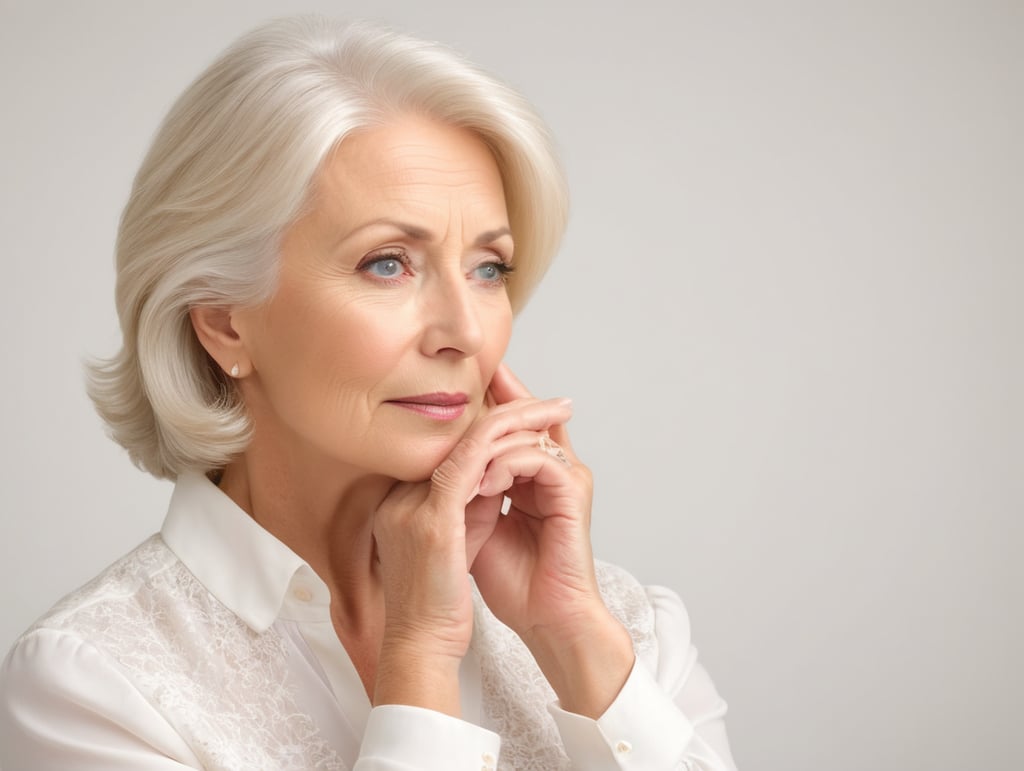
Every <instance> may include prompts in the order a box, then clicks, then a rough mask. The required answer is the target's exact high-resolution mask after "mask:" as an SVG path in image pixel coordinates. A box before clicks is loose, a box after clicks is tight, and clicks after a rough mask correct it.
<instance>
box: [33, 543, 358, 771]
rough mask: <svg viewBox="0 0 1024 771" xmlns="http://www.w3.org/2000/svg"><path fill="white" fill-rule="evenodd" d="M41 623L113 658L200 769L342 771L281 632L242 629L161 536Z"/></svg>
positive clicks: (243, 624) (135, 551) (130, 554)
mask: <svg viewBox="0 0 1024 771" xmlns="http://www.w3.org/2000/svg"><path fill="white" fill-rule="evenodd" d="M91 597H103V598H104V600H103V601H92V600H91V599H90V598H91ZM111 597H115V598H117V599H114V600H111V599H110V598H111ZM40 624H42V625H45V626H47V627H49V628H53V629H67V630H70V631H73V632H74V633H76V634H78V635H80V636H81V637H83V638H84V639H86V640H88V641H89V642H90V643H92V644H93V645H95V646H96V647H97V648H99V649H100V650H101V651H102V652H104V653H105V654H107V655H108V656H109V657H110V658H111V659H112V660H113V661H116V662H117V663H118V664H119V665H120V667H121V668H122V669H123V670H124V672H125V674H126V675H127V676H128V677H129V678H130V679H131V680H132V681H133V682H134V683H135V684H136V686H137V687H138V688H139V690H140V691H141V692H142V693H143V695H144V696H145V697H146V698H147V699H148V700H149V701H150V702H151V703H152V704H154V705H155V706H156V707H157V709H159V711H160V712H161V713H162V714H163V715H164V716H165V717H166V719H167V720H168V722H170V723H171V724H172V725H173V726H174V728H175V729H176V730H177V731H178V733H180V734H181V736H182V737H183V738H184V739H185V740H186V742H187V743H188V744H189V745H190V746H191V747H192V750H193V752H195V754H196V755H197V756H198V757H199V759H200V760H201V761H202V763H203V767H204V768H207V769H243V768H245V769H278V768H280V769H288V770H289V771H299V769H329V770H330V771H335V770H337V771H343V770H344V769H345V765H344V764H343V763H342V762H341V760H340V759H339V758H338V756H337V754H336V753H335V752H334V750H333V749H331V747H329V746H328V745H327V743H326V742H325V741H324V740H323V738H322V737H321V736H320V733H319V731H318V729H317V727H316V725H314V724H313V722H312V720H310V718H309V717H308V716H307V715H305V714H303V713H302V712H301V710H299V709H298V707H297V705H296V702H295V699H294V695H293V694H292V693H291V692H290V690H289V689H288V687H287V685H286V684H287V682H288V679H287V674H286V666H287V661H288V656H287V651H286V649H285V645H284V641H283V640H282V639H281V637H280V635H279V634H278V633H277V632H276V631H275V630H274V629H273V627H272V628H270V629H269V630H267V631H266V632H264V633H262V634H258V633H256V632H254V631H253V630H251V629H250V628H249V627H248V626H246V624H245V623H243V622H242V621H241V620H240V619H239V618H238V617H237V616H235V615H234V614H233V613H231V612H230V611H229V610H228V609H227V608H225V607H224V606H223V605H222V604H221V603H220V602H219V601H218V600H217V599H216V598H214V597H213V595H211V594H210V593H209V592H208V591H207V590H206V588H205V587H203V585H202V584H200V583H199V581H197V580H196V578H195V577H194V576H193V575H192V574H191V573H190V572H189V571H188V570H187V569H186V568H185V566H184V565H183V564H182V563H181V562H180V561H179V560H178V558H177V557H176V556H175V555H174V554H173V553H172V552H171V551H170V549H168V548H167V546H166V545H165V544H164V542H163V540H162V539H161V538H160V536H158V535H157V536H153V537H152V538H150V539H148V540H147V541H145V542H144V543H143V544H142V545H140V546H139V547H138V548H136V549H135V550H134V551H133V552H131V553H129V554H128V555H126V556H125V557H124V558H122V559H121V560H119V561H118V562H116V563H115V564H114V565H112V566H111V567H110V568H109V569H108V570H107V571H105V572H104V573H103V574H102V575H100V576H99V577H98V578H96V579H95V580H93V581H92V582H90V583H89V584H86V585H85V586H84V587H82V588H81V589H80V590H78V591H77V592H75V593H74V594H72V595H70V596H68V597H67V598H66V599H65V600H64V601H62V602H61V603H60V604H59V605H58V606H57V607H55V608H54V610H53V611H52V612H51V614H50V615H49V616H48V617H46V618H44V619H43V620H42V621H41V622H40Z"/></svg>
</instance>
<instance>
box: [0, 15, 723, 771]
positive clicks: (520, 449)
mask: <svg viewBox="0 0 1024 771" xmlns="http://www.w3.org/2000/svg"><path fill="white" fill-rule="evenodd" d="M565 217H566V191H565V184H564V179H563V176H562V173H561V171H560V168H559V165H558V163H557V162H556V160H555V158H554V156H553V154H552V150H551V146H550V143H549V139H548V135H547V133H546V130H545V128H544V126H543V125H542V123H541V122H540V120H539V119H538V118H537V116H536V115H535V113H534V112H533V110H532V109H531V108H530V107H529V106H528V105H527V104H526V103H525V102H524V101H523V100H522V98H521V97H520V96H518V95H517V94H516V93H514V92H512V91H511V90H510V89H509V88H508V87H506V86H504V85H502V84H501V83H499V82H497V81H495V80H494V79H492V78H490V77H488V76H487V75H484V74H482V73H481V72H479V71H478V70H476V69H474V68H473V67H471V66H470V65H468V64H466V63H465V62H464V61H462V60H461V59H460V58H458V57H457V56H455V55H454V54H452V53H451V52H449V51H447V50H445V49H443V48H441V47H439V46H437V45H434V44H428V43H424V42H421V41H417V40H413V39H409V38H406V37H401V36H398V35H395V34H392V33H389V32H385V31H381V30H377V29H373V28H369V27H365V26H359V25H356V26H347V27H346V26H341V25H337V24H334V23H329V22H327V21H324V20H320V19H309V18H300V19H292V20H284V21H279V22H275V23H272V24H269V25H267V26H265V27H263V28H261V29H258V30H256V31H255V32H253V33H251V34H249V35H247V36H246V37H244V38H242V39H241V40H240V41H239V42H238V43H237V44H236V45H234V46H233V47H232V48H231V49H229V50H228V51H227V52H226V53H225V54H224V55H223V56H222V57H221V58H220V59H219V60H218V61H217V62H215V63H214V64H213V65H212V66H211V67H210V68H209V69H208V70H207V71H206V72H205V73H204V74H203V75H202V76H201V77H200V78H199V79H198V80H197V81H196V82H195V83H194V84H193V85H192V86H191V87H190V88H189V89H188V90H187V91H186V92H185V94H184V95H183V96H182V97H181V98H180V99H179V100H178V102H177V104H176V105H175V106H174V108H173V109H172V110H171V113H170V115H169V116H168V117H167V119H166V121H165V123H164V125H163V127H162V128H161V130H160V132H159V133H158V135H157V137H156V139H155V141H154V144H153V147H152V149H151V151H150V152H149V155H148V156H147V158H146V159H145V161H144V163H143V165H142V168H141V169H140V171H139V173H138V176H137V178H136V180H135V185H134V189H133V191H132V195H131V199H130V201H129V203H128V206H127V208H126V209H125V212H124V216H123V219H122V222H121V229H120V234H119V239H118V252H117V256H118V285H117V304H118V310H119V313H120V319H121V325H122V330H123V333H124V347H123V349H122V351H121V352H120V353H119V354H118V355H117V356H116V357H115V358H113V359H111V360H110V361H107V362H104V363H102V364H100V365H98V366H96V367H95V368H94V370H93V372H92V376H93V377H92V381H91V393H92V396H93V399H94V400H95V402H96V404H97V406H98V408H99V411H100V413H101V414H102V416H103V417H104V419H105V420H106V421H107V423H108V424H109V426H110V429H111V432H112V434H113V436H114V438H115V439H116V440H117V441H118V442H120V443H121V444H122V445H123V446H124V447H125V448H127V450H128V452H129V454H130V456H131V458H132V460H133V461H134V462H135V463H136V464H137V465H138V466H140V467H141V468H142V469H144V470H146V471H148V472H149V473H151V474H153V475H155V476H157V477H162V478H170V479H174V480H176V484H175V488H174V493H173V495H172V497H171V502H170V507H169V511H168V513H167V518H166V520H165V522H164V525H163V527H162V529H161V531H160V533H159V534H158V535H154V536H153V537H152V538H150V539H149V540H147V541H146V542H144V543H143V544H142V545H140V546H139V547H138V548H137V549H135V550H134V551H133V552H131V553H130V554H128V555H127V556H125V557H124V558H122V559H121V560H120V561H118V562H117V563H115V564H114V565H113V566H111V567H110V568H108V569H107V570H106V571H104V572H103V573H102V574H101V575H100V576H99V577H98V578H97V579H95V580H94V581H93V582H91V583H90V584H88V585H87V586H85V587H84V588H82V589H80V590H79V591H78V592H76V593H74V594H72V595H70V596H69V597H67V598H66V599H65V600H63V601H62V602H61V603H59V604H58V605H57V606H56V607H55V608H54V609H53V610H52V611H50V612H49V613H48V614H47V615H46V616H45V617H44V618H43V619H41V620H40V621H39V622H38V623H37V624H36V625H35V626H33V627H32V628H31V629H30V630H29V631H28V632H27V633H26V634H25V635H24V636H23V637H22V638H21V639H20V640H19V641H18V642H17V644H16V645H15V647H14V649H13V650H12V651H11V653H10V655H9V656H8V657H7V660H6V662H5V664H4V668H3V673H2V677H3V691H2V698H0V747H2V749H0V760H2V763H3V766H4V768H7V769H11V771H14V769H19V770H20V769H42V768H60V769H85V768H89V769H98V768H102V769H133V771H138V770H139V769H174V768H206V769H312V768H324V769H344V768H352V769H361V770H363V771H366V770H369V769H444V770H445V771H452V769H455V770H458V769H474V771H475V770H476V769H480V768H484V769H488V768H501V769H506V768H507V769H545V770H547V769H562V768H583V769H605V768H609V769H612V768H614V769H619V768H624V769H625V768H628V769H644V771H652V770H657V769H683V768H685V769H696V768H700V769H716V770H717V769H730V768H733V767H734V766H733V762H732V760H731V757H730V753H729V748H728V743H727V740H726V735H725V729H724V724H723V715H724V713H725V705H724V703H723V702H722V701H721V699H719V697H718V695H717V694H716V692H715V689H714V687H713V685H712V684H711V681H710V680H709V678H708V676H707V674H706V673H705V672H704V670H703V669H702V668H701V666H700V665H698V664H696V663H695V655H696V654H695V651H694V649H693V647H692V646H691V644H690V640H689V626H688V622H687V617H686V613H685V610H684V609H683V606H682V604H681V603H680V601H679V599H678V597H676V595H674V594H673V593H671V592H669V591H667V590H665V589H660V588H651V587H648V588H646V589H645V588H643V587H641V586H639V585H638V584H637V582H636V581H635V580H634V579H633V578H632V577H630V576H629V575H628V574H627V573H625V572H624V571H622V570H620V569H617V568H614V567H611V566H609V565H605V564H602V563H595V561H594V559H593V557H592V555H591V548H590V542H589V537H588V524H589V517H590V498H591V479H590V475H589V472H588V471H587V468H586V466H584V465H583V463H581V461H580V460H579V459H578V458H577V457H576V455H575V454H574V453H573V450H572V447H571V444H570V443H569V438H568V436H567V433H566V429H565V424H566V422H567V421H568V420H569V418H570V416H571V414H572V407H571V403H570V402H569V400H567V399H539V398H535V397H533V396H531V394H530V393H529V392H528V391H527V390H526V389H525V388H524V387H523V385H522V384H521V383H520V382H519V381H518V380H517V379H516V378H515V377H514V376H513V375H512V373H511V372H510V371H509V370H508V368H507V367H506V366H505V365H504V364H503V363H502V356H503V354H504V352H505V347H506V345H507V343H508V340H509V335H510V330H511V325H512V317H513V314H514V312H515V311H516V310H517V309H518V308H520V307H521V306H522V304H523V303H524V301H525V300H526V297H527V295H528V294H529V292H530V290H531V289H532V288H533V286H534V285H535V284H536V282H537V281H538V280H539V278H540V277H541V275H542V274H543V272H544V270H545V267H546V265H547V262H548V260H549V259H550V257H551V256H552V254H553V253H554V251H555V249H556V246H557V244H558V241H559V239H560V236H561V234H562V230H563V227H564V224H565ZM503 509H504V511H503ZM470 576H472V580H470Z"/></svg>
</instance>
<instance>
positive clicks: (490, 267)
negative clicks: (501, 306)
mask: <svg viewBox="0 0 1024 771" xmlns="http://www.w3.org/2000/svg"><path fill="white" fill-rule="evenodd" d="M511 272H512V268H511V266H509V265H506V264H505V263H503V262H487V263H484V264H483V265H481V266H479V267H478V268H477V269H476V270H474V271H473V273H474V274H476V277H477V278H479V279H482V280H483V281H487V282H491V283H495V284H496V283H499V282H501V281H504V280H505V276H506V275H508V274H509V273H511Z"/></svg>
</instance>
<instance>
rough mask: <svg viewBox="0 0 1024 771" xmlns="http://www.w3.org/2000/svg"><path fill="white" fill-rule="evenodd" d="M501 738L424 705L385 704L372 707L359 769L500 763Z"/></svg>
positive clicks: (456, 770) (447, 768) (448, 768)
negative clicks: (425, 707)
mask: <svg viewBox="0 0 1024 771" xmlns="http://www.w3.org/2000/svg"><path fill="white" fill-rule="evenodd" d="M500 750H501V738H500V737H499V736H498V735H497V734H496V733H494V732H493V731H488V730H487V729H486V728H481V727H480V726H478V725H473V724H472V723H467V722H466V721H465V720H460V719H459V718H456V717H452V716H451V715H445V714H444V713H441V712H435V711H434V710H430V709H424V708H423V707H410V706H408V705H404V704H382V705H381V706H379V707H374V708H373V709H372V710H370V717H369V719H368V721H367V723H366V732H365V733H364V734H363V742H362V745H361V746H360V748H359V760H358V761H357V762H356V769H358V771H364V769H365V771H377V769H380V771H384V770H385V769H387V770H388V771H390V770H391V769H394V771H398V770H399V769H415V771H462V769H466V770H467V771H469V769H472V771H478V769H486V771H493V769H495V768H497V765H498V753H499V751H500Z"/></svg>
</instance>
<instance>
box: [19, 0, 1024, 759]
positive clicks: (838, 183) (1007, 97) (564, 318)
mask: <svg viewBox="0 0 1024 771" xmlns="http://www.w3.org/2000/svg"><path fill="white" fill-rule="evenodd" d="M308 10H318V11H322V12H325V13H329V14H332V15H339V16H343V17H349V18H354V17H370V18H374V19H378V20H382V21H385V22H387V23H390V24H393V25H395V26H397V27H399V28H401V29H404V30H406V31H409V32H413V33H416V34H419V35H421V36H424V37H428V38H432V39H437V40H441V41H444V42H446V43H448V44H450V45H453V46H454V47H456V48H458V49H460V50H462V51H464V52H465V53H466V54H468V55H469V57H470V58H471V59H473V60H475V61H476V62H478V63H480V64H482V65H483V66H485V67H487V68H488V69H491V70H492V71H494V72H496V73H497V74H499V75H500V76H502V77H504V78H505V79H507V80H509V81H511V82H512V83H513V84H514V85H516V86H518V87H519V88H520V89H522V90H523V91H524V92H525V93H526V94H527V95H528V96H529V97H530V98H531V99H532V100H533V101H534V102H535V103H536V104H537V105H538V107H539V108H540V110H541V111H542V113H543V114H544V115H545V116H546V118H547V119H548V120H549V122H550V123H551V125H552V127H553V129H554V132H555V134H556V135H557V137H558V140H559V143H560V146H561V148H562V151H563V155H564V158H565V162H566V165H567V168H568V172H569V175H570V180H571V184H572V190H573V194H574V203H573V217H572V222H571V226H570V230H569V233H568V236H567V238H566V241H565V245H564V248H563V250H562V253H561V255H560V257H559V259H558V261H557V262H556V264H555V266H554V268H553V269H552V271H551V273H550V275H549V277H548V279H547V280H546V282H545V283H544V284H543V285H542V286H541V288H540V290H539V292H538V293H537V295H536V296H535V298H534V300H533V302H532V303H531V305H530V306H529V307H528V308H527V309H526V311H525V312H524V314H523V315H522V316H521V317H520V319H519V322H518V324H517V331H516V336H515V339H514V343H513V347H512V350H511V353H510V360H511V363H512V364H513V366H514V368H515V369H516V370H518V372H519V374H520V375H521V377H522V378H523V379H524V380H525V381H526V382H527V383H528V384H530V385H531V387H532V388H533V389H534V390H535V391H536V392H537V393H539V394H542V395H551V396H553V395H569V396H572V397H573V398H574V400H575V403H576V416H575V418H574V420H573V424H572V428H573V436H574V440H575V444H576V449H577V451H578V453H579V454H580V455H581V456H582V457H584V458H585V459H587V461H588V462H589V464H590V465H591V466H592V467H593V469H594V472H595V474H596V479H597V502H596V506H595V514H594V540H595V543H596V548H597V551H598V553H599V554H600V555H601V556H602V557H604V558H605V559H608V560H611V561H615V562H618V563H621V564H623V565H625V566H627V567H628V568H630V569H631V570H632V571H633V572H634V573H635V574H636V575H637V576H638V577H640V578H641V579H642V580H644V581H645V582H656V583H664V584H667V585H670V586H672V587H674V588H675V589H677V590H678V591H679V592H680V593H681V594H682V595H683V597H684V598H685V600H686V602H687V605H688V607H689V610H690V612H691V616H692V622H693V629H694V639H695V642H696V644H697V645H698V647H699V648H700V650H701V655H702V658H703V661H704V663H705V665H706V666H707V667H708V668H709V670H710V671H711V673H712V675H713V677H714V679H715V681H716V683H717V685H718V687H719V689H720V691H721V693H722V694H723V695H724V696H725V698H726V699H727V700H728V701H729V703H730V706H731V710H730V715H729V717H728V726H729V731H730V734H731V737H732V743H733V749H734V753H735V755H736V758H737V761H738V762H739V764H740V766H741V768H744V769H763V770H765V771H820V769H835V770H836V771H843V770H845V769H850V770H851V771H852V769H863V768H871V769H929V771H934V770H936V769H961V768H975V769H1000V770H1001V769H1005V770H1006V771H1009V769H1014V768H1020V767H1022V764H1024V752H1022V750H1021V749H1020V743H1019V740H1018V739H1014V738H1013V737H1014V736H1015V735H1018V733H1019V722H1020V718H1021V716H1022V715H1024V699H1022V696H1021V693H1022V691H1024V668H1022V666H1021V663H1020V651H1021V650H1024V633H1022V627H1024V621H1022V612H1024V611H1022V607H1024V603H1022V599H1024V598H1022V596H1021V595H1022V591H1021V590H1022V587H1024V568H1022V565H1021V559H1020V557H1019V553H1020V551H1021V547H1022V545H1024V544H1022V541H1024V538H1022V526H1021V515H1022V514H1024V482H1022V479H1024V414H1022V413H1024V410H1022V393H1024V390H1022V389H1024V360H1022V359H1024V313H1022V302H1021V294H1022V290H1024V247H1022V243H1024V241H1022V236H1024V226H1022V222H1024V182H1022V180H1024V153H1022V142H1021V137H1022V136H1024V46H1022V45H1021V40H1024V9H1022V6H1021V4H1020V3H1019V2H1012V1H1011V0H1007V1H1006V2H995V1H991V0H990V1H984V0H981V1H979V0H973V1H970V0H961V1H960V2H910V1H909V0H893V1H891V2H877V1H875V2H852V0H851V1H850V2H835V1H832V0H830V1H827V2H814V1H813V0H806V2H798V1H796V0H784V1H780V2H775V3H758V2H753V0H750V1H748V2H741V3H697V2H682V1H681V0H677V1H676V2H668V1H667V0H666V1H665V2H656V1H655V0H634V1H633V2H629V3H624V2H623V3H614V2H604V3H599V2H582V0H577V1H575V2H562V3H558V2H551V0H549V1H548V2H540V1H539V0H529V1H526V0H519V1H518V2H515V3H512V2H506V3H503V4H496V3H490V2H484V0H475V1H474V2H470V1H469V0H445V2H432V3H424V2H416V1H415V0H376V1H372V0H353V1H352V2H346V3H328V2H312V1H311V2H304V3H290V2H284V1H283V0H281V1H277V2H274V1H272V0H246V1H243V0H233V1H232V2H220V3H211V2H183V0H174V1H173V2H172V1H170V0H167V1H163V0H160V1H158V0H153V1H151V2H136V1H129V0H121V1H119V2H113V1H111V2H92V3H89V2H31V3H30V2H23V3H13V2H11V1H10V0H2V1H0V84H2V100H0V111H2V118H0V139H2V147H0V226H2V227H0V234H2V237H3V242H2V249H3V258H2V265H3V273H2V276H3V279H2V281H0V293H2V299H3V301H2V303H0V322H2V328H3V331H4V333H3V335H2V339H0V360H2V361H3V368H4V369H3V372H4V377H3V379H2V385H0V388H2V392H0V395H2V398H0V405H2V409H3V426H4V433H5V437H6V439H5V441H4V442H3V451H2V452H3V463H2V469H3V470H2V474H3V476H2V480H3V484H2V485H0V517H2V520H0V542H2V543H3V544H4V553H5V555H6V556H5V557H4V559H3V560H2V563H0V586H2V587H3V592H4V604H3V618H2V619H0V647H3V648H6V647H7V646H8V645H9V644H10V643H11V642H12V641H13V640H14V638H15V636H16V635H17V634H18V633H19V632H20V631H21V630H22V629H23V628H25V627H26V626H27V625H28V624H29V623H31V621H32V620H33V619H34V618H35V617H36V616H38V615H39V614H40V613H42V612H43V611H44V610H45V609H46V608H47V607H48V606H49V605H50V604H51V603H52V602H53V601H54V600H56V599H57V598H58V597H59V596H61V595H62V594H64V593H66V592H67V591H69V590H71V589H72V588H74V587H75V586H77V585H79V584H80V583H82V582H83V581H85V580H86V579H88V578H89V577H91V576H92V575H94V574H95V573H96V572H98V571H99V570H100V569H101V568H102V567H104V566H105V565H106V564H108V563H109V562H111V561H112V560H113V559H115V558H116V557H117V556H119V555H120V554H122V553H123V552H125V551H127V550H128V549H129V548H130V547H132V546H133V545H134V544H135V543H137V542H138V541H140V540H141V539H142V538H144V537H145V536H146V535H148V534H149V533H151V532H152V531H154V530H155V529H157V528H158V527H159V524H160V521H161V518H162V513H163V509H164V506H165V502H166V499H167V496H168V494H169V490H170V487H169V485H168V484H167V483H159V482H155V481H153V480H150V479H148V478H147V477H146V476H144V475H143V474H141V473H140V472H138V471H136V470H135V469H133V468H132V467H131V466H130V464H129V463H128V461H127V459H126V456H125V455H124V453H123V452H122V451H121V450H120V449H119V448H118V447H116V446H115V445H114V444H113V443H111V442H110V441H109V440H107V439H106V438H105V437H104V433H103V429H102V427H101V425H100V422H99V420H98V418H96V417H95V415H94V414H93V412H92V409H91V406H90V404H89V403H88V401H87V399H86V397H85V395H84V391H83V387H82V372H81V361H82V360H83V358H84V357H86V356H89V355H106V354H110V353H112V352H113V351H114V350H115V348H116V346H117V344H118V333H117V323H116V318H115V314H114V310H113V300H112V290H113V269H112V246H113V241H114V234H115V230H116V225H117V218H118V215H119V212H120V209H121V207H122V206H123V204H124V202H125V199H126V196H127V193H128V189H129V185H130V181H131V178H132V175H133V174H134V171H135V168H136V167H137V165H138V163H139V161H140V159H141V157H142V154H143V152H144V151H145V148H146V146H147V144H148V141H149V139H150V137H151V136H152V134H153V132H154V131H155V128H156V125H157V123H158V121H159V120H160V119H161V117H162V116H163V114H164V112H165V111H166V109H167V108H168V106H169V105H170V102H171V101H172V100H173V98H174V97H176V96H177V94H178V93H180V91H181V90H182V89H183V88H184V87H185V86H186V84H187V83H188V82H189V81H190V80H191V79H192V78H193V77H194V76H195V75H196V74H198V72H199V71H200V69H201V68H202V67H203V66H205V64H206V63H208V62H209V60H210V59H211V58H212V57H213V56H214V55H215V54H216V53H217V52H219V51H220V50H221V49H222V48H223V47H224V46H226V45H227V44H228V43H229V42H230V41H231V40H232V39H233V38H234V37H236V36H237V35H238V34H240V33H241V32H243V31H245V30H247V29H248V28H250V27H251V26H253V25H254V24H255V23H257V22H259V21H262V20H264V19H266V18H269V17H272V16H278V15H283V14H286V13H292V12H296V11H308Z"/></svg>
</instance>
